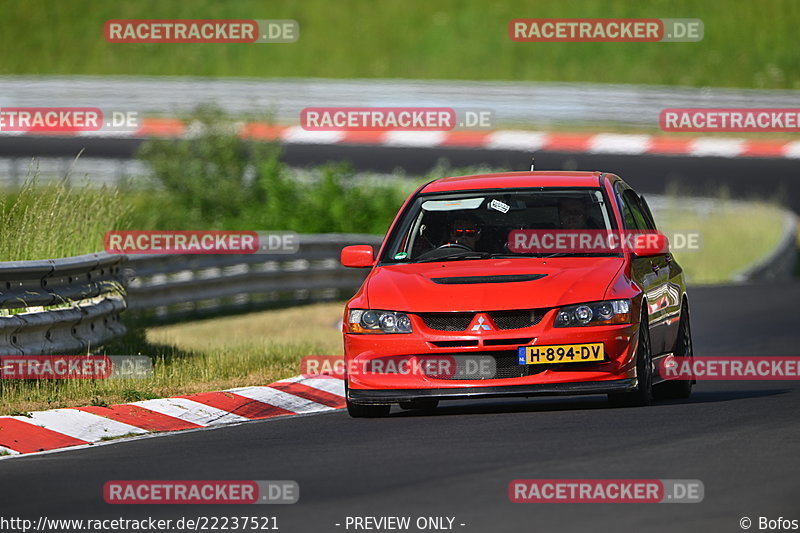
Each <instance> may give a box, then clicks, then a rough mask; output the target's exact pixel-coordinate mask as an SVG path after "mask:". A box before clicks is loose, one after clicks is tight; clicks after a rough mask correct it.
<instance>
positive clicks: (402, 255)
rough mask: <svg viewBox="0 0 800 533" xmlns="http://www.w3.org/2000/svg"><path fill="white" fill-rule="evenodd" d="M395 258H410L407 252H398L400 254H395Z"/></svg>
mask: <svg viewBox="0 0 800 533" xmlns="http://www.w3.org/2000/svg"><path fill="white" fill-rule="evenodd" d="M394 258H395V259H398V260H399V259H406V258H408V254H407V253H406V252H398V253H396V254H394Z"/></svg>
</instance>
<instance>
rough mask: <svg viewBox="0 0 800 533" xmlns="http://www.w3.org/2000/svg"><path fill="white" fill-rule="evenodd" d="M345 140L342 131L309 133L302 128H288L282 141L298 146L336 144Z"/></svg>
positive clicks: (282, 135) (282, 136) (282, 133)
mask: <svg viewBox="0 0 800 533" xmlns="http://www.w3.org/2000/svg"><path fill="white" fill-rule="evenodd" d="M342 139H344V133H343V132H341V131H307V130H304V129H303V128H302V127H300V126H293V127H291V128H286V129H285V130H283V132H281V140H282V141H283V142H287V143H297V144H335V143H338V142H340V141H341V140H342Z"/></svg>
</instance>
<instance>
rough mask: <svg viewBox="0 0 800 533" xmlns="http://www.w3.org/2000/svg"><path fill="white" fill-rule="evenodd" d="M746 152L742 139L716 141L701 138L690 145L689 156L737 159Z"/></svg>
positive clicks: (709, 138)
mask: <svg viewBox="0 0 800 533" xmlns="http://www.w3.org/2000/svg"><path fill="white" fill-rule="evenodd" d="M743 150H744V141H743V140H742V139H714V138H711V137H700V138H697V139H695V140H693V141H692V142H691V143H689V151H688V153H689V155H692V156H719V157H737V156H739V155H741V153H742V151H743Z"/></svg>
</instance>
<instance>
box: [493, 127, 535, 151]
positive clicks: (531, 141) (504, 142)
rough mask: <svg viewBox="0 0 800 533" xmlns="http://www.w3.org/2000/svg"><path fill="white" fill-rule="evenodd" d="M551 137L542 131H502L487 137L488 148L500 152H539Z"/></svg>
mask: <svg viewBox="0 0 800 533" xmlns="http://www.w3.org/2000/svg"><path fill="white" fill-rule="evenodd" d="M549 137H550V134H549V133H543V132H540V131H514V130H500V131H496V132H494V133H491V134H489V135H488V136H487V142H486V148H494V149H498V150H539V149H540V148H541V147H543V146H544V144H545V143H546V142H547V139H548V138H549Z"/></svg>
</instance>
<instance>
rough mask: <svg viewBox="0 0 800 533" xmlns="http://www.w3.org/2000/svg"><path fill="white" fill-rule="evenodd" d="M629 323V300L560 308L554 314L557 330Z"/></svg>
mask: <svg viewBox="0 0 800 533" xmlns="http://www.w3.org/2000/svg"><path fill="white" fill-rule="evenodd" d="M630 321H631V301H630V300H606V301H604V302H592V303H586V304H579V305H569V306H567V307H562V308H561V309H559V310H558V311H557V312H556V321H555V324H553V325H554V326H555V327H557V328H569V327H575V326H602V325H607V324H628V323H630Z"/></svg>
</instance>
